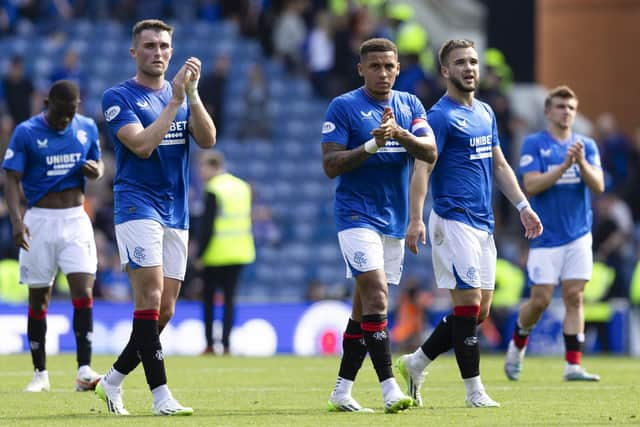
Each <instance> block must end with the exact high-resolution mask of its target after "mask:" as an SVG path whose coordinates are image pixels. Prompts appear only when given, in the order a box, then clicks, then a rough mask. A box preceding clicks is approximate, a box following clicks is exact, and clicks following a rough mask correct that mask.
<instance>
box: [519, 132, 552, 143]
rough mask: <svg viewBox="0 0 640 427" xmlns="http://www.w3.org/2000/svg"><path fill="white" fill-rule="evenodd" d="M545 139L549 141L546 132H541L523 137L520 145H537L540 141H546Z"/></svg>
mask: <svg viewBox="0 0 640 427" xmlns="http://www.w3.org/2000/svg"><path fill="white" fill-rule="evenodd" d="M547 139H549V136H548V134H547V131H545V130H541V131H538V132H534V133H530V134H528V135H527V136H525V137H524V139H523V141H522V143H523V144H528V145H539V144H540V143H541V142H542V141H546V140H547Z"/></svg>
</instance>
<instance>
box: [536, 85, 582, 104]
mask: <svg viewBox="0 0 640 427" xmlns="http://www.w3.org/2000/svg"><path fill="white" fill-rule="evenodd" d="M553 98H562V99H575V100H576V102H578V97H577V96H576V93H575V92H574V91H573V90H572V89H571V88H570V87H569V86H567V85H561V86H557V87H554V88H553V89H551V90H550V91H549V94H548V95H547V97H546V98H545V99H544V108H549V107H551V100H552V99H553Z"/></svg>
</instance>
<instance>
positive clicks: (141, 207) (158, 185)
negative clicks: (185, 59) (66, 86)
mask: <svg viewBox="0 0 640 427" xmlns="http://www.w3.org/2000/svg"><path fill="white" fill-rule="evenodd" d="M171 95H172V89H171V84H170V83H169V82H167V81H165V84H164V87H163V88H162V89H160V90H154V89H150V88H148V87H144V86H142V85H140V84H138V83H137V82H136V81H135V80H133V79H130V80H127V81H125V82H123V83H121V84H119V85H117V86H114V87H112V88H110V89H107V90H106V91H105V93H104V95H103V97H102V110H103V111H104V116H105V120H106V124H107V128H108V133H109V135H110V137H111V139H112V141H113V143H114V148H115V155H116V175H115V178H114V183H113V199H114V211H115V213H114V222H115V223H116V224H120V223H123V222H125V221H131V220H135V219H152V220H155V221H158V222H160V223H161V224H163V225H164V226H166V227H171V228H181V229H187V228H189V206H188V202H189V200H188V197H187V194H188V193H187V191H188V188H189V170H188V168H189V132H188V129H187V122H188V120H189V106H188V104H187V102H186V98H185V102H184V103H183V104H182V106H181V107H180V108H179V109H178V113H177V114H176V117H175V118H174V120H173V122H172V123H171V128H170V129H169V132H167V134H166V135H165V136H164V139H163V140H162V143H161V144H160V145H159V146H158V147H157V148H156V149H155V150H154V151H153V153H152V154H151V157H149V158H148V159H141V158H139V157H138V156H136V155H135V154H134V153H133V152H132V151H131V150H129V149H128V148H127V147H126V146H125V145H124V144H123V143H122V142H120V140H118V137H117V133H118V130H119V129H120V128H121V127H123V126H125V125H127V124H130V123H140V124H141V125H142V126H143V127H145V128H146V127H147V126H149V125H150V124H151V123H153V122H154V121H155V120H156V119H157V117H158V115H159V114H160V113H161V112H162V110H163V109H164V108H165V106H166V105H167V104H168V102H169V101H170V100H171Z"/></svg>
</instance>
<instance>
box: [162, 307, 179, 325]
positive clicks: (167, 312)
mask: <svg viewBox="0 0 640 427" xmlns="http://www.w3.org/2000/svg"><path fill="white" fill-rule="evenodd" d="M174 313H175V308H174V307H173V306H167V307H164V306H163V307H160V317H159V319H158V323H159V324H161V325H166V324H167V323H169V321H170V320H171V319H172V318H173V314H174Z"/></svg>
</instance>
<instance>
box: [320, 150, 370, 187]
mask: <svg viewBox="0 0 640 427" xmlns="http://www.w3.org/2000/svg"><path fill="white" fill-rule="evenodd" d="M370 155H371V154H369V153H367V152H366V151H365V150H364V144H363V145H360V146H358V147H356V148H354V149H352V150H347V147H346V146H344V145H342V144H338V143H335V142H325V143H324V144H322V167H323V168H324V173H325V174H327V176H328V177H329V178H331V179H333V178H335V177H336V176H338V175H342V174H343V173H345V172H349V171H351V170H353V169H355V168H357V167H358V166H360V165H361V164H362V163H363V162H364V161H365V160H367V159H368V158H369V156H370Z"/></svg>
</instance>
